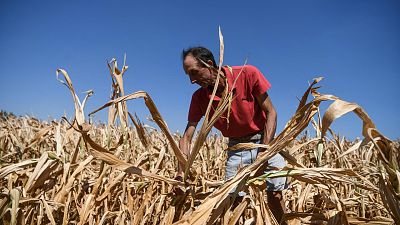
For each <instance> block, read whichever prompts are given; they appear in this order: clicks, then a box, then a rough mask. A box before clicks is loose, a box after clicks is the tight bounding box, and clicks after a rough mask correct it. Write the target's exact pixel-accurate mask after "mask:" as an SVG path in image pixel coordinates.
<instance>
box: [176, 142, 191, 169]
mask: <svg viewBox="0 0 400 225" xmlns="http://www.w3.org/2000/svg"><path fill="white" fill-rule="evenodd" d="M179 148H180V150H181V152H182V153H183V155H184V156H185V157H186V159H187V158H188V155H189V143H188V141H187V140H186V139H185V137H182V139H181V140H180V141H179ZM184 168H185V165H183V164H182V163H180V162H179V163H178V175H180V174H182V173H183V169H184Z"/></svg>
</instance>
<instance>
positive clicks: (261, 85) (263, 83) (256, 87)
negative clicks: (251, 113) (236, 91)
mask: <svg viewBox="0 0 400 225" xmlns="http://www.w3.org/2000/svg"><path fill="white" fill-rule="evenodd" d="M248 70H249V74H251V76H250V82H251V84H252V85H251V87H253V89H252V94H253V96H259V95H261V94H264V93H265V92H266V91H267V90H268V89H270V88H271V83H270V82H269V81H268V80H267V78H265V76H264V75H263V74H262V73H261V71H260V70H258V69H257V68H256V67H255V66H250V65H249V66H248Z"/></svg>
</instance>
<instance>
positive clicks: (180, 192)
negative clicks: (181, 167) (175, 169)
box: [174, 173, 185, 195]
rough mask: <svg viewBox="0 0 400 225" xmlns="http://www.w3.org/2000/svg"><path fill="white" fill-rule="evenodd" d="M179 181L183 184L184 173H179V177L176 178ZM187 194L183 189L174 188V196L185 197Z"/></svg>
mask: <svg viewBox="0 0 400 225" xmlns="http://www.w3.org/2000/svg"><path fill="white" fill-rule="evenodd" d="M174 179H175V180H177V181H180V182H183V173H177V175H176V176H175V178H174ZM184 193H185V192H184V191H183V190H182V188H181V187H179V186H175V187H174V194H175V195H183V194H184Z"/></svg>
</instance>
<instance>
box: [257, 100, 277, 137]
mask: <svg viewBox="0 0 400 225" xmlns="http://www.w3.org/2000/svg"><path fill="white" fill-rule="evenodd" d="M256 99H257V102H258V104H259V105H260V106H261V109H262V110H263V111H264V113H265V115H266V117H267V119H266V121H265V126H264V140H263V142H262V143H263V144H269V143H270V142H271V141H272V139H273V138H274V136H275V132H276V119H277V114H276V111H275V108H274V106H273V105H272V102H271V99H270V98H269V96H268V93H267V92H265V93H264V94H261V95H259V96H256Z"/></svg>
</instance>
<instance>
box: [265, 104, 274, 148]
mask: <svg viewBox="0 0 400 225" xmlns="http://www.w3.org/2000/svg"><path fill="white" fill-rule="evenodd" d="M276 121H277V116H276V113H275V112H270V113H268V114H267V120H266V121H265V126H264V139H263V144H269V143H270V142H271V141H272V139H273V138H274V136H275V132H276Z"/></svg>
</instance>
